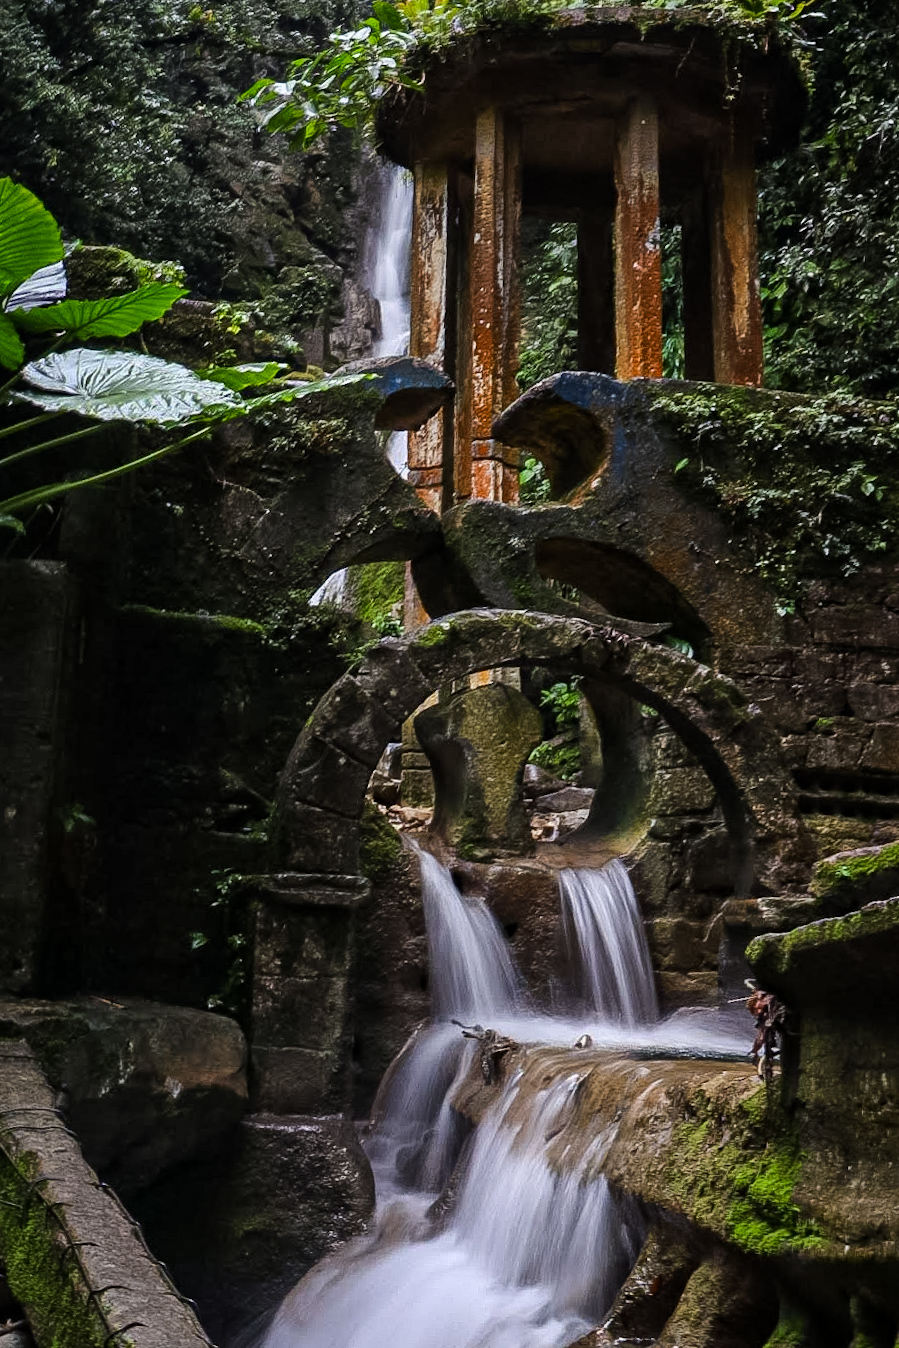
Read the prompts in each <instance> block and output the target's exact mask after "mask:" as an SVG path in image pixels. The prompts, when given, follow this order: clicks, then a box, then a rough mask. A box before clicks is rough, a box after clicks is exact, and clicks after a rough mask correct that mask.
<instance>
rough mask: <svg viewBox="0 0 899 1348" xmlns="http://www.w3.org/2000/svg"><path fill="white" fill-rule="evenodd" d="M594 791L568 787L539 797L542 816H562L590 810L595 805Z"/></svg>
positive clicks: (581, 787) (588, 788)
mask: <svg viewBox="0 0 899 1348" xmlns="http://www.w3.org/2000/svg"><path fill="white" fill-rule="evenodd" d="M593 795H594V793H593V791H592V789H591V788H590V787H586V786H566V787H563V788H562V790H561V791H551V792H550V793H549V794H548V795H545V796H543V795H542V796H540V797H539V809H540V813H541V814H555V813H559V814H562V813H563V812H565V811H568V810H589V808H590V806H591V805H592V804H593Z"/></svg>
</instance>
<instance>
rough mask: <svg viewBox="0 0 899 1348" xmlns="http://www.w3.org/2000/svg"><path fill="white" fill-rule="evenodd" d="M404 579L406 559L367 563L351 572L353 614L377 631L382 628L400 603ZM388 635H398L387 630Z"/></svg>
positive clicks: (392, 616)
mask: <svg viewBox="0 0 899 1348" xmlns="http://www.w3.org/2000/svg"><path fill="white" fill-rule="evenodd" d="M405 581H406V564H405V562H369V563H367V564H365V565H362V566H355V567H353V568H352V572H351V592H352V595H353V601H354V609H355V612H356V617H357V618H359V619H360V620H361V621H362V622H364V623H368V625H369V626H370V627H374V628H375V630H376V631H379V632H382V633H383V634H388V633H385V628H386V627H387V625H388V624H389V623H390V621H391V619H393V618H394V617H395V616H396V614H397V606H398V605H399V606H401V605H402V602H403V592H404V589H405ZM388 635H399V633H398V632H396V633H389V634H388Z"/></svg>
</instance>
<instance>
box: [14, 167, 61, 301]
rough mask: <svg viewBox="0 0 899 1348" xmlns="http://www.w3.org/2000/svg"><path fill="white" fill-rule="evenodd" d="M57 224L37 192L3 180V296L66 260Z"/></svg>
mask: <svg viewBox="0 0 899 1348" xmlns="http://www.w3.org/2000/svg"><path fill="white" fill-rule="evenodd" d="M62 253H63V249H62V239H61V238H60V235H59V229H58V227H57V224H56V221H55V220H54V219H53V216H52V215H51V214H50V212H49V211H48V210H47V209H46V208H45V207H44V206H42V205H41V203H40V202H39V201H38V199H37V197H36V196H35V195H34V193H33V192H29V191H28V188H27V187H22V186H21V184H19V183H14V182H13V180H12V178H0V296H5V295H8V294H10V292H11V291H13V290H15V288H16V286H19V285H21V284H22V282H23V281H27V280H28V278H29V276H32V275H33V274H34V272H36V271H37V270H38V269H39V268H40V267H47V266H49V265H50V263H51V262H58V261H59V259H60V258H61V257H62Z"/></svg>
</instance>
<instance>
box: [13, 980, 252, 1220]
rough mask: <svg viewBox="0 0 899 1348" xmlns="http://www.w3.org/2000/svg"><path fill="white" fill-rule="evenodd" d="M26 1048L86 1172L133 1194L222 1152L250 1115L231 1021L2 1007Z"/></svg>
mask: <svg viewBox="0 0 899 1348" xmlns="http://www.w3.org/2000/svg"><path fill="white" fill-rule="evenodd" d="M0 1035H2V1036H4V1037H10V1036H13V1037H19V1036H21V1037H22V1038H24V1039H26V1040H27V1042H28V1043H29V1045H30V1046H31V1048H32V1050H33V1051H34V1053H35V1054H36V1055H37V1057H38V1059H39V1060H40V1062H41V1065H42V1067H43V1068H44V1070H45V1072H46V1073H47V1075H48V1078H49V1080H50V1082H51V1084H52V1085H53V1086H54V1088H55V1089H56V1090H57V1092H58V1100H59V1102H60V1105H61V1107H62V1108H63V1111H64V1114H65V1117H66V1120H67V1122H68V1124H69V1126H70V1127H71V1128H72V1129H73V1130H74V1131H75V1132H76V1134H77V1135H78V1140H79V1142H80V1143H81V1147H82V1150H83V1152H84V1155H85V1158H86V1160H87V1161H88V1164H89V1165H91V1166H93V1168H94V1169H95V1170H96V1171H97V1172H98V1173H99V1174H100V1176H101V1178H102V1179H104V1180H106V1181H107V1182H108V1183H110V1184H111V1185H112V1186H113V1187H114V1188H115V1189H116V1190H117V1191H118V1192H120V1193H122V1194H123V1195H129V1194H132V1193H134V1192H135V1191H137V1190H139V1189H141V1188H144V1187H145V1186H146V1185H147V1184H149V1183H150V1182H151V1181H153V1180H154V1179H156V1178H157V1177H158V1176H159V1175H160V1174H162V1173H163V1172H164V1171H166V1170H169V1169H171V1168H172V1167H173V1166H175V1165H178V1164H180V1163H182V1162H183V1161H185V1160H187V1159H188V1158H189V1157H192V1156H196V1155H198V1154H200V1153H202V1152H203V1151H205V1150H207V1149H208V1148H210V1147H213V1148H214V1147H215V1146H216V1145H218V1144H219V1143H220V1142H221V1141H222V1139H224V1138H227V1137H228V1135H229V1134H230V1133H232V1132H233V1130H234V1128H235V1127H236V1125H237V1123H238V1121H239V1119H240V1118H241V1116H242V1115H243V1113H244V1112H245V1110H246V1108H247V1075H246V1069H247V1050H246V1042H245V1040H244V1037H243V1034H242V1032H241V1030H240V1027H239V1026H238V1025H237V1024H236V1022H235V1021H233V1020H229V1019H228V1018H227V1017H226V1016H218V1015H213V1014H211V1013H210V1012H205V1011H194V1010H191V1009H188V1008H185V1007H177V1006H165V1005H162V1004H161V1003H157V1002H144V1001H138V1000H136V999H131V998H128V999H122V1000H121V1001H118V1002H106V1001H103V1000H102V999H100V998H98V997H85V998H78V999H75V1000H73V1001H70V1002H41V1001H17V1002H3V1003H0Z"/></svg>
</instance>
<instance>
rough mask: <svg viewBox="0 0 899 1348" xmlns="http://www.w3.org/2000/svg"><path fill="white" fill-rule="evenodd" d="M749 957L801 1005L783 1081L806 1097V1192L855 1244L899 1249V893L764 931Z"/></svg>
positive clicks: (802, 1103) (802, 1104) (794, 1006)
mask: <svg viewBox="0 0 899 1348" xmlns="http://www.w3.org/2000/svg"><path fill="white" fill-rule="evenodd" d="M747 955H748V958H749V962H750V964H751V965H752V968H753V971H754V972H755V974H756V977H757V978H758V981H759V983H760V985H761V986H762V987H764V988H766V989H770V990H772V991H774V992H776V993H777V994H778V996H779V997H780V998H781V999H782V1000H783V1001H785V1002H786V1004H787V1006H788V1007H789V1008H790V1009H791V1011H792V1012H793V1014H794V1021H793V1023H792V1025H789V1026H788V1028H790V1029H791V1031H792V1035H789V1034H788V1036H787V1039H786V1047H785V1072H784V1076H785V1083H784V1091H785V1096H786V1098H787V1099H788V1100H789V1101H791V1102H793V1101H795V1109H796V1118H797V1121H798V1130H799V1136H800V1138H801V1141H802V1147H803V1150H804V1152H806V1153H807V1155H808V1158H809V1164H808V1165H807V1166H804V1167H803V1172H802V1177H801V1180H800V1183H799V1185H798V1187H797V1190H796V1198H797V1201H798V1202H801V1204H802V1206H803V1209H804V1210H806V1211H808V1212H809V1213H811V1214H812V1215H814V1217H815V1219H816V1220H817V1221H819V1222H820V1223H821V1224H822V1226H826V1227H827V1228H828V1229H830V1230H831V1231H833V1232H834V1233H835V1234H836V1235H837V1238H838V1239H842V1240H844V1241H845V1243H846V1244H848V1245H850V1246H852V1247H861V1248H865V1247H867V1249H868V1250H869V1251H870V1252H871V1253H872V1254H874V1253H875V1252H876V1251H877V1250H878V1249H881V1248H882V1249H884V1250H887V1249H889V1250H893V1249H894V1248H895V1246H896V1243H897V1238H899V1190H897V1186H896V1178H895V1177H896V1173H897V1170H899V1009H897V1003H896V985H897V979H899V898H897V899H888V900H885V901H882V902H879V903H871V904H868V905H867V906H866V907H864V908H862V909H861V910H860V911H858V912H855V913H850V914H848V915H847V916H845V917H835V918H826V919H823V920H821V921H818V922H811V923H809V924H808V925H805V926H801V927H796V928H795V929H794V930H793V931H790V932H787V933H785V934H782V935H774V934H772V935H767V936H761V937H759V938H757V939H756V940H755V941H753V942H752V943H751V945H750V946H749V948H748V950H747ZM797 1026H798V1030H799V1034H798V1039H797V1038H796V1029H797Z"/></svg>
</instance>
